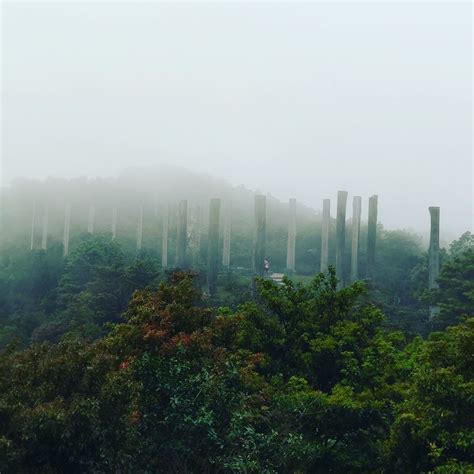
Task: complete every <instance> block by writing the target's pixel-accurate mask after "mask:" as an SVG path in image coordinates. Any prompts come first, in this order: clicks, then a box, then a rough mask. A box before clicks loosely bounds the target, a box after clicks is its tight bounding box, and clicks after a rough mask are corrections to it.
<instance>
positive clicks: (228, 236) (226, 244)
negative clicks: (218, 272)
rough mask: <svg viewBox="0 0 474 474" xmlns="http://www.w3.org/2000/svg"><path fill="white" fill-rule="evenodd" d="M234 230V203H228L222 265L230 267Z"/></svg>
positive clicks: (226, 205)
mask: <svg viewBox="0 0 474 474" xmlns="http://www.w3.org/2000/svg"><path fill="white" fill-rule="evenodd" d="M231 228H232V203H231V202H230V201H226V204H225V213H224V248H223V252H222V265H223V266H224V267H227V268H229V267H230V239H231Z"/></svg>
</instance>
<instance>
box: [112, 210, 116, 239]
mask: <svg viewBox="0 0 474 474" xmlns="http://www.w3.org/2000/svg"><path fill="white" fill-rule="evenodd" d="M111 230H112V240H115V239H116V238H117V208H116V207H114V208H113V209H112V226H111Z"/></svg>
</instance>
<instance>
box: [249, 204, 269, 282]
mask: <svg viewBox="0 0 474 474" xmlns="http://www.w3.org/2000/svg"><path fill="white" fill-rule="evenodd" d="M266 208H267V198H266V197H265V196H262V195H257V196H255V232H254V242H253V258H252V268H253V272H254V273H255V274H256V275H259V276H263V274H264V260H265V239H266V227H267V215H266V214H267V209H266Z"/></svg>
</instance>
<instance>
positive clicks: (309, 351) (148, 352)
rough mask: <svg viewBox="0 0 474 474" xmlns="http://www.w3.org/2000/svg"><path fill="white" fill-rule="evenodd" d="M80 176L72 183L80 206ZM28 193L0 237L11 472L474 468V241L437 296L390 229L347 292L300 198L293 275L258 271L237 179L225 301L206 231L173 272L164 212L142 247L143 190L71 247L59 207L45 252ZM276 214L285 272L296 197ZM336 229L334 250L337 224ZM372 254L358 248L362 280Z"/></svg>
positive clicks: (449, 255) (408, 244)
mask: <svg viewBox="0 0 474 474" xmlns="http://www.w3.org/2000/svg"><path fill="white" fill-rule="evenodd" d="M140 179H142V178H140ZM150 182H151V183H152V182H154V181H153V180H151V181H150ZM62 184H63V185H64V183H62ZM76 184H77V189H76V188H74V186H73V185H71V186H70V189H68V190H63V191H64V192H66V191H68V192H69V194H70V195H69V198H70V200H72V203H73V204H74V199H76V200H77V203H76V211H77V210H78V209H79V210H80V206H81V205H82V206H83V207H84V202H83V197H82V196H81V195H80V193H79V190H80V189H81V186H83V185H84V183H82V184H81V183H80V182H78V183H76ZM188 184H189V183H188ZM208 184H209V186H210V187H212V186H214V188H215V189H218V191H219V192H220V193H224V194H225V192H229V190H228V189H227V188H226V187H225V185H223V184H222V183H214V184H213V183H208ZM116 185H117V183H115V184H114V186H116ZM211 185H212V186H211ZM55 186H56V188H55ZM107 186H108V188H107ZM110 186H112V185H111V184H110V183H97V186H96V187H93V186H92V187H91V189H90V191H94V192H95V194H96V197H97V193H98V192H99V191H100V190H101V189H102V188H103V187H105V188H107V192H108V193H109V194H107V193H106V192H105V191H104V193H103V195H101V198H104V199H105V198H106V197H107V196H109V195H110V190H111V187H110ZM121 186H122V187H123V189H122V188H120V189H119V188H117V189H116V195H119V194H120V191H121V190H126V189H125V188H126V186H125V184H124V183H122V184H121ZM53 188H55V189H56V190H57V191H58V192H59V191H60V185H59V184H58V183H48V186H46V187H45V188H44V189H47V190H51V189H53ZM191 188H193V187H192V186H191ZM44 189H43V191H44ZM193 189H196V187H194V188H193ZM226 190H227V191H226ZM13 191H14V192H13ZM13 191H12V194H10V199H12V201H11V202H14V203H16V206H17V207H16V208H15V207H14V206H10V207H9V208H8V209H9V212H10V215H6V216H3V217H4V218H5V221H6V222H8V223H9V224H10V225H11V227H10V228H9V229H10V230H9V231H8V232H9V233H8V232H6V233H5V234H4V235H3V237H4V239H3V242H2V243H1V245H0V472H25V473H30V472H47V473H60V472H61V473H62V472H71V473H74V472H78V473H79V472H259V473H260V472H268V473H270V472H295V473H303V472H308V473H310V472H311V473H312V472H322V473H325V472H334V473H339V472H341V473H342V472H350V473H421V472H423V473H440V474H441V473H445V474H450V473H474V236H473V235H472V234H470V233H466V234H464V235H463V236H461V237H460V238H459V239H458V240H456V241H454V242H453V243H452V244H451V246H450V247H449V248H448V249H443V250H442V255H441V257H442V258H441V261H442V267H441V275H440V277H439V280H438V282H439V286H440V288H439V290H436V291H428V288H427V281H428V255H427V253H426V252H425V251H424V250H423V246H422V243H421V239H420V238H419V237H417V236H415V235H413V234H411V233H409V232H406V231H387V230H385V229H384V228H383V227H382V226H379V229H378V240H377V261H376V278H375V280H373V281H357V282H354V283H352V284H351V285H347V286H346V287H345V288H344V289H338V285H337V283H338V282H337V280H336V278H335V275H334V271H333V268H332V267H331V268H330V270H329V271H328V272H327V273H326V274H317V271H316V269H317V268H318V267H319V250H318V249H319V247H320V237H321V236H320V222H319V221H318V218H319V217H318V216H314V215H313V213H311V212H309V211H308V210H305V209H299V213H298V219H299V220H298V238H297V248H296V258H297V273H296V274H294V275H291V278H286V279H285V280H284V284H283V285H281V286H278V285H276V284H275V283H273V282H272V281H271V280H269V279H258V280H257V281H256V282H254V280H253V277H252V275H251V272H250V271H249V268H248V267H249V266H250V248H251V244H250V243H251V241H252V229H251V225H250V224H249V222H251V217H249V216H251V206H252V195H251V194H249V193H247V192H246V191H245V190H239V193H238V196H237V195H235V194H234V196H230V198H233V199H235V201H236V202H238V203H239V204H238V205H237V206H235V209H234V214H233V228H232V238H233V240H232V255H231V258H232V266H231V268H230V269H229V270H227V271H221V272H220V274H219V279H218V291H217V293H216V294H215V295H213V296H210V295H208V294H207V293H206V292H205V291H204V290H205V289H206V285H205V279H206V275H205V272H206V265H205V262H206V260H207V258H206V257H207V255H206V250H207V240H206V239H207V237H206V232H205V226H204V225H203V226H202V229H201V230H202V232H201V235H200V243H199V244H198V245H197V246H196V245H195V243H196V240H195V239H194V236H193V235H191V236H190V247H189V257H190V258H189V260H190V262H189V269H187V270H186V271H183V269H178V268H174V269H173V268H170V269H166V270H165V269H163V268H161V254H160V252H161V249H160V246H159V245H157V242H159V239H160V230H159V228H158V229H157V228H154V227H153V226H155V227H156V224H157V222H158V221H159V215H158V214H159V213H157V216H155V218H154V220H153V218H152V216H151V214H153V210H151V209H149V210H148V211H149V216H148V217H149V226H150V227H149V228H148V229H147V228H146V227H145V234H147V235H148V238H149V239H150V240H149V241H148V242H147V240H146V238H145V241H144V250H143V251H141V252H139V253H137V252H136V249H135V243H134V238H135V231H136V228H135V226H136V222H135V221H134V219H135V217H134V216H135V215H136V214H135V211H136V209H135V208H136V206H137V205H138V204H139V197H137V200H136V202H135V203H133V205H130V208H134V209H129V210H128V211H129V212H128V214H127V213H126V212H125V211H124V212H123V213H122V222H121V229H120V232H121V233H120V236H119V238H118V239H117V240H115V241H112V239H111V235H110V233H109V232H108V229H107V225H108V224H107V225H105V226H104V225H103V223H104V222H105V221H107V219H108V217H106V216H105V214H104V215H102V216H101V215H100V209H99V213H98V216H99V217H98V225H97V228H96V233H95V234H94V235H90V234H85V233H83V230H82V231H81V228H82V229H83V228H84V226H85V225H84V222H82V221H79V222H76V224H75V225H76V229H75V231H74V233H73V235H72V241H71V245H70V248H71V252H70V254H69V255H68V256H67V257H66V258H65V257H64V256H63V248H62V245H61V243H60V232H61V226H62V223H61V219H62V218H63V215H62V214H61V212H60V210H58V209H56V211H57V212H56V221H55V220H54V218H53V217H54V212H53V211H54V209H52V211H51V215H52V216H53V217H52V219H51V222H50V230H51V235H50V239H49V245H48V248H47V250H38V249H37V247H38V245H37V242H36V245H35V249H34V250H30V249H29V235H28V232H27V230H28V229H27V227H28V225H29V224H28V221H29V220H30V218H31V213H30V211H31V209H29V207H28V206H29V204H30V203H31V198H32V191H31V186H30V185H29V184H27V185H25V187H24V188H22V185H21V183H20V185H17V187H16V188H14V190H13ZM161 191H163V190H161ZM165 191H166V190H165ZM163 192H164V191H163ZM196 192H197V191H196ZM15 193H16V194H15ZM74 193H76V194H74ZM36 194H38V190H37V192H36ZM91 194H94V193H92V192H91ZM243 195H244V198H243V197H242V196H243ZM162 197H163V196H162ZM195 197H196V199H198V198H199V196H198V195H196V196H195ZM201 197H202V196H201ZM227 197H229V196H227ZM237 197H238V199H237ZM81 199H82V201H81ZM239 199H240V201H239ZM110 205H111V203H106V206H104V209H105V210H107V212H108V211H109V210H110V209H109V208H110ZM25 206H26V207H25ZM86 207H87V206H86ZM86 207H84V209H82V210H83V211H84V212H82V214H83V215H85V214H86V213H85V210H86ZM25 209H26V210H25ZM122 211H123V209H122ZM77 212H78V211H77ZM104 212H105V211H104ZM193 212H194V211H193ZM7 214H8V213H7ZM268 216H269V224H268V227H269V229H268V232H267V251H268V255H269V256H271V263H272V269H274V270H283V269H284V265H285V252H286V238H287V235H286V208H285V206H284V205H281V203H278V202H276V201H275V200H272V199H269V208H268ZM83 217H84V216H83ZM109 217H110V216H109ZM192 218H193V217H192V216H191V221H192ZM15 219H16V221H15ZM101 225H102V228H101ZM170 225H171V233H170V250H169V255H170V261H171V262H172V261H173V258H172V255H173V253H174V247H173V245H174V238H175V234H174V232H175V229H174V228H173V220H172V219H171V220H170ZM350 225H351V223H350V221H349V223H348V235H349V236H350ZM25 226H26V227H25ZM55 226H56V228H55ZM158 227H159V226H158ZM18 229H19V230H18ZM25 229H26V230H25ZM17 230H18V231H17ZM331 233H332V234H331V236H332V239H331V242H332V245H333V243H334V238H333V237H334V236H333V233H334V222H332V229H331ZM37 239H38V235H36V240H37ZM364 239H366V227H364V226H363V227H362V242H364ZM349 240H350V239H349ZM349 240H348V241H347V255H350V250H349V249H350V241H349ZM220 244H221V245H220V247H221V248H222V242H221V243H220ZM330 253H331V258H333V257H334V248H331V249H330ZM331 263H334V262H333V261H332V262H331ZM364 263H365V249H364V245H362V247H361V275H364V274H365V268H364ZM347 264H348V265H347V268H346V272H345V273H346V275H348V274H349V270H350V268H349V259H347ZM430 305H431V306H437V307H438V308H439V311H438V315H437V316H436V317H435V318H434V319H431V320H430V319H429V312H428V308H429V306H430Z"/></svg>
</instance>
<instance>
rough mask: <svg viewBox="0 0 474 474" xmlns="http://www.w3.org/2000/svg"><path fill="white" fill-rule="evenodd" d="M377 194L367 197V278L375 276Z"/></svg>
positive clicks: (370, 278)
mask: <svg viewBox="0 0 474 474" xmlns="http://www.w3.org/2000/svg"><path fill="white" fill-rule="evenodd" d="M377 214H378V196H371V197H370V198H369V221H368V228H367V278H368V279H369V280H373V279H374V278H375V249H376V244H377Z"/></svg>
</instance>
